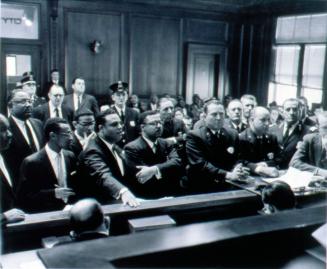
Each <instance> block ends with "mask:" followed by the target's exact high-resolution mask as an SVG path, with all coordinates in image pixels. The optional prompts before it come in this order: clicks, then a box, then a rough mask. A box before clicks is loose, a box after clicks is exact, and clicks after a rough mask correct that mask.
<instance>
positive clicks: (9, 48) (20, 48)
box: [0, 44, 42, 114]
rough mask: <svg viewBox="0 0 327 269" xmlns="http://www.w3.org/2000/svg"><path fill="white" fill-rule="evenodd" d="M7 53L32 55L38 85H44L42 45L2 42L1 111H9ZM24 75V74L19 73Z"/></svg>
mask: <svg viewBox="0 0 327 269" xmlns="http://www.w3.org/2000/svg"><path fill="white" fill-rule="evenodd" d="M7 54H23V55H24V54H25V55H31V70H26V71H33V73H34V76H35V80H36V82H37V85H39V86H40V87H42V84H41V47H40V45H24V44H15V45H13V44H2V48H1V70H2V72H1V89H2V90H1V91H0V103H1V113H4V114H6V113H7V99H8V95H9V93H8V89H7V72H6V71H7V68H6V55H7ZM19 75H22V74H19Z"/></svg>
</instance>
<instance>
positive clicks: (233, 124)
mask: <svg viewBox="0 0 327 269" xmlns="http://www.w3.org/2000/svg"><path fill="white" fill-rule="evenodd" d="M242 114H243V106H242V103H241V101H240V100H238V99H234V100H232V101H230V102H229V103H228V106H227V115H228V119H226V120H225V126H226V127H228V128H231V129H234V130H236V131H237V132H238V133H241V132H243V131H244V130H245V129H246V128H247V123H244V122H243V121H242Z"/></svg>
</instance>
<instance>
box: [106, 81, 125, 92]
mask: <svg viewBox="0 0 327 269" xmlns="http://www.w3.org/2000/svg"><path fill="white" fill-rule="evenodd" d="M109 88H110V89H111V90H112V91H113V93H115V92H124V91H127V89H128V83H127V82H122V81H118V82H116V83H114V84H111V85H110V86H109Z"/></svg>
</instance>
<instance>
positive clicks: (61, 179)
mask: <svg viewBox="0 0 327 269" xmlns="http://www.w3.org/2000/svg"><path fill="white" fill-rule="evenodd" d="M62 161H63V159H62V156H61V154H60V153H58V154H57V179H58V184H59V186H60V187H62V188H66V187H67V182H66V172H65V169H64V167H63V165H62ZM63 201H64V202H65V203H67V199H63Z"/></svg>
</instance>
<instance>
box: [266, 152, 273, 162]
mask: <svg viewBox="0 0 327 269" xmlns="http://www.w3.org/2000/svg"><path fill="white" fill-rule="evenodd" d="M267 157H268V159H269V160H272V159H274V153H273V152H269V153H268V154H267Z"/></svg>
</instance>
